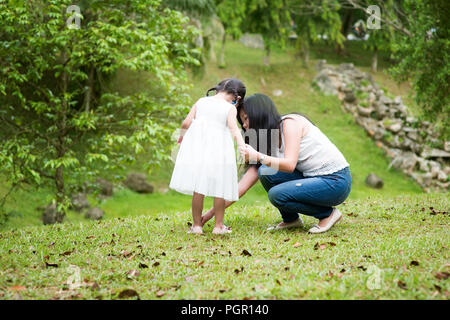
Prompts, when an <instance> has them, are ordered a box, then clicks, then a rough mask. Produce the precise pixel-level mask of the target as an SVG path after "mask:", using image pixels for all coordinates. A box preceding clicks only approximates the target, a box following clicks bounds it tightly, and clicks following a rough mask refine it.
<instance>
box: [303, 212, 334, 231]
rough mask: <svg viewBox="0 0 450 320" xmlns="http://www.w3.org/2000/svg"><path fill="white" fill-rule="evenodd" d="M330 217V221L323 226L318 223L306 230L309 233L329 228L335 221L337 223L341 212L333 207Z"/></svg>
mask: <svg viewBox="0 0 450 320" xmlns="http://www.w3.org/2000/svg"><path fill="white" fill-rule="evenodd" d="M331 214H332V217H331V219H330V221H328V223H327V225H326V226H325V227H320V226H319V225H315V226H313V227H312V228H311V229H309V230H308V232H309V233H322V232H326V231H328V230H330V228H331V227H332V226H334V225H335V224H336V223H338V222H339V221H340V220H341V219H342V213H341V212H340V211H339V210H338V209H337V208H334V209H333V211H332V213H331Z"/></svg>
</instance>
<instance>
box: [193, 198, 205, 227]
mask: <svg viewBox="0 0 450 320" xmlns="http://www.w3.org/2000/svg"><path fill="white" fill-rule="evenodd" d="M204 198H205V196H204V195H203V194H200V193H197V192H194V195H193V196H192V219H193V220H194V224H193V226H194V227H197V226H199V227H202V226H203V225H202V211H203V200H204Z"/></svg>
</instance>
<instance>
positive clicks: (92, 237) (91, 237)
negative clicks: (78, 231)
mask: <svg viewBox="0 0 450 320" xmlns="http://www.w3.org/2000/svg"><path fill="white" fill-rule="evenodd" d="M86 239H95V236H93V235H91V236H87V237H86Z"/></svg>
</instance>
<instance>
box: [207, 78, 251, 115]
mask: <svg viewBox="0 0 450 320" xmlns="http://www.w3.org/2000/svg"><path fill="white" fill-rule="evenodd" d="M211 91H216V92H226V93H230V94H233V95H234V98H235V99H236V100H237V97H238V96H240V97H241V99H240V100H238V101H237V106H236V107H237V108H241V107H242V105H243V104H244V98H245V93H246V92H247V89H246V88H245V85H244V84H243V83H242V81H241V80H238V79H235V78H229V79H224V80H222V81H220V82H219V84H218V85H217V86H215V87H213V88H211V89H209V90H208V91H206V96H208V94H209V93H210V92H211ZM238 110H239V109H238Z"/></svg>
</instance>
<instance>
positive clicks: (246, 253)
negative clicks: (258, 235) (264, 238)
mask: <svg viewBox="0 0 450 320" xmlns="http://www.w3.org/2000/svg"><path fill="white" fill-rule="evenodd" d="M242 255H244V256H248V257H251V256H252V254H251V253H250V252H248V251H247V250H245V249H244V250H242Z"/></svg>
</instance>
